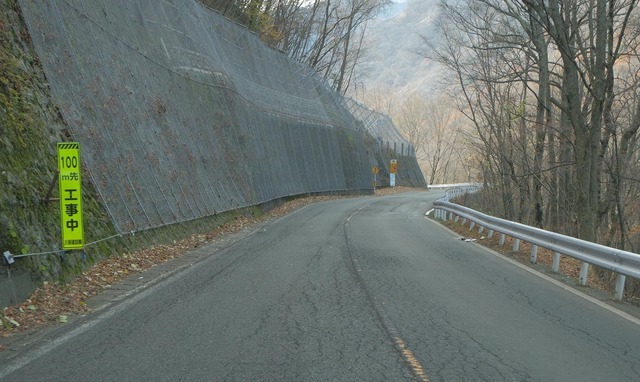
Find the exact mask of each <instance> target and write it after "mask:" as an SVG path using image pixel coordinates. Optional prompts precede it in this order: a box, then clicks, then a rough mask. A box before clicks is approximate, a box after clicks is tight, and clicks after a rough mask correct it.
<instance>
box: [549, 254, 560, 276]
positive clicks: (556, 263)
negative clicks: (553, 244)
mask: <svg viewBox="0 0 640 382" xmlns="http://www.w3.org/2000/svg"><path fill="white" fill-rule="evenodd" d="M551 270H552V271H553V272H554V273H558V272H560V252H555V253H554V254H553V266H552V268H551Z"/></svg>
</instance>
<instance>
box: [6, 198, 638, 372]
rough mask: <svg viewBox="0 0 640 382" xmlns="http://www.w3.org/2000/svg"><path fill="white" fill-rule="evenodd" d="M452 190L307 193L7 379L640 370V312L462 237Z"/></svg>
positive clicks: (79, 326)
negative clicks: (450, 209) (439, 218)
mask: <svg viewBox="0 0 640 382" xmlns="http://www.w3.org/2000/svg"><path fill="white" fill-rule="evenodd" d="M440 195H441V194H440V193H437V192H434V191H431V192H420V193H417V192H416V193H407V194H401V195H396V196H388V197H382V198H380V197H378V198H375V197H365V198H351V199H342V200H337V201H330V202H322V203H317V204H312V205H309V206H307V207H305V208H303V209H300V210H298V211H296V212H294V213H292V214H290V215H287V216H285V217H283V218H280V219H278V220H276V221H274V222H271V223H269V224H266V225H263V226H261V227H259V229H258V230H257V231H256V232H255V233H253V234H251V235H249V236H247V237H246V238H244V239H242V240H240V241H238V242H236V243H234V244H232V245H230V246H229V247H227V248H225V249H224V250H222V251H217V252H215V254H213V255H211V256H210V257H208V258H206V259H205V260H203V261H201V262H200V263H198V264H197V266H193V267H189V268H188V269H186V270H185V271H182V272H180V273H178V274H176V275H174V276H172V277H170V278H168V279H166V280H164V281H162V282H160V283H158V284H156V285H155V286H153V287H151V288H149V289H147V290H145V291H143V292H141V293H139V294H136V295H134V296H132V297H130V298H128V299H126V300H124V301H123V302H121V303H119V304H117V305H116V306H113V307H111V308H109V309H108V310H106V311H103V312H101V313H98V314H96V315H94V316H90V317H88V318H85V319H84V320H82V321H80V322H78V323H75V324H73V325H69V328H65V329H64V330H63V331H62V332H60V331H58V332H56V333H55V336H50V338H47V339H46V340H44V341H41V342H40V343H38V344H36V345H34V346H32V347H31V348H30V349H28V351H25V352H24V353H23V354H21V355H20V356H18V357H15V358H14V359H12V360H10V361H9V362H5V363H4V364H2V365H0V380H3V381H4V380H6V381H62V380H64V381H89V380H91V381H124V380H131V381H133V380H135V381H200V380H202V381H205V380H206V381H248V380H251V381H405V380H406V381H416V380H418V381H426V380H430V381H528V380H530V381H569V380H574V381H577V380H579V381H604V380H608V381H638V380H640V326H638V325H637V324H636V323H634V322H631V321H628V320H625V319H623V318H621V317H620V316H618V315H616V314H613V313H612V312H610V311H609V310H607V309H603V308H602V307H600V306H598V305H596V304H593V303H591V302H589V301H587V300H585V299H583V298H580V297H578V296H576V295H575V294H573V293H570V292H568V291H566V290H564V289H563V288H560V287H558V286H556V285H554V284H551V283H549V282H547V281H545V280H543V279H542V278H540V277H538V276H536V275H534V274H532V273H531V272H528V271H525V270H523V269H522V268H520V267H517V266H515V265H513V264H511V263H509V262H507V261H505V260H503V259H501V258H500V257H498V256H495V255H493V254H491V253H489V252H487V251H485V250H483V249H481V248H479V247H478V246H475V245H472V244H470V243H465V242H462V241H460V240H456V239H455V237H454V236H453V235H452V234H450V233H449V232H448V231H446V230H444V229H443V228H441V227H440V226H439V225H437V224H434V223H433V222H430V221H429V220H427V219H425V217H424V214H425V212H426V211H427V210H429V209H430V206H431V202H432V201H433V200H435V199H436V198H437V197H439V196H440ZM212 252H213V251H212Z"/></svg>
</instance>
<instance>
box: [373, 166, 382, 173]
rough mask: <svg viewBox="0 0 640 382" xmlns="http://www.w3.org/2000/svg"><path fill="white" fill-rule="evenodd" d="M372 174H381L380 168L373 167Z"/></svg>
mask: <svg viewBox="0 0 640 382" xmlns="http://www.w3.org/2000/svg"><path fill="white" fill-rule="evenodd" d="M371 172H372V173H374V174H377V173H378V172H380V169H379V168H378V166H373V167H371Z"/></svg>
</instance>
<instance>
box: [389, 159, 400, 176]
mask: <svg viewBox="0 0 640 382" xmlns="http://www.w3.org/2000/svg"><path fill="white" fill-rule="evenodd" d="M389 172H390V173H391V174H396V173H397V172H398V161H397V160H396V159H391V166H390V168H389Z"/></svg>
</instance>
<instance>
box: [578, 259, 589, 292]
mask: <svg viewBox="0 0 640 382" xmlns="http://www.w3.org/2000/svg"><path fill="white" fill-rule="evenodd" d="M587 273H589V263H585V262H584V261H583V262H582V265H581V266H580V285H582V286H585V285H587Z"/></svg>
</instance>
